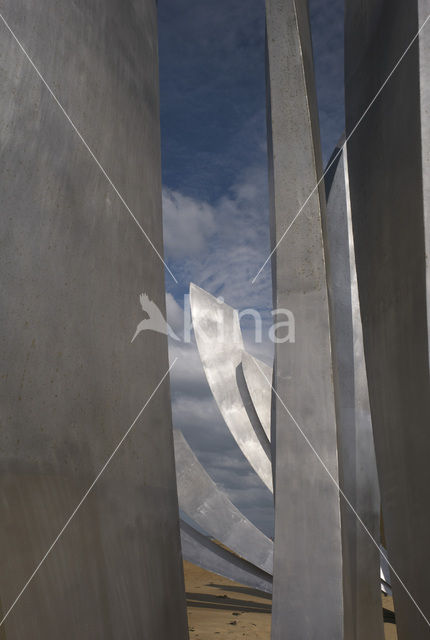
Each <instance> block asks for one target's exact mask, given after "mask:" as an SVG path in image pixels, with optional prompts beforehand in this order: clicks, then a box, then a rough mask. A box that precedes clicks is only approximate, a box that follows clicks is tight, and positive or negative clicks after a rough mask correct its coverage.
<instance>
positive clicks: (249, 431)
mask: <svg viewBox="0 0 430 640" xmlns="http://www.w3.org/2000/svg"><path fill="white" fill-rule="evenodd" d="M190 305H191V313H192V318H193V327H194V335H195V337H196V342H197V347H198V350H199V354H200V358H201V361H202V364H203V368H204V370H205V374H206V378H207V381H208V383H209V386H210V388H211V391H212V394H213V396H214V398H215V401H216V403H217V405H218V408H219V410H220V411H221V414H222V417H223V418H224V420H225V423H226V425H227V426H228V428H229V430H230V432H231V434H232V436H233V437H234V439H235V440H236V442H237V444H238V446H239V447H240V449H241V451H242V453H243V454H244V455H245V457H246V458H247V460H248V462H249V464H250V465H251V466H252V468H253V469H254V470H255V472H256V473H257V474H258V476H259V477H260V478H261V480H262V481H263V482H264V483H265V485H266V486H267V487H268V488H269V489H270V490H272V489H273V487H272V466H271V460H270V450H269V448H268V447H266V448H265V447H264V443H263V442H262V441H261V438H260V437H259V434H258V433H256V431H255V429H254V426H253V424H252V422H251V420H250V416H249V414H248V411H247V409H246V407H245V406H244V402H243V399H242V396H241V393H240V389H239V388H238V381H237V373H238V372H237V368H238V367H240V364H241V361H242V353H243V340H242V333H241V330H240V322H239V315H238V312H237V311H236V309H233V307H230V306H229V305H227V304H225V303H224V302H220V301H218V299H217V298H214V296H212V295H211V294H210V293H208V292H207V291H205V290H204V289H201V288H200V287H197V286H196V285H195V284H193V283H191V285H190Z"/></svg>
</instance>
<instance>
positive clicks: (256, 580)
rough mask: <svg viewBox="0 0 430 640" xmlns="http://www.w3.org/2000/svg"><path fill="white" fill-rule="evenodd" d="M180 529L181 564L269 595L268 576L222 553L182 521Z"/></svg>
mask: <svg viewBox="0 0 430 640" xmlns="http://www.w3.org/2000/svg"><path fill="white" fill-rule="evenodd" d="M180 527H181V545H182V555H183V557H184V560H188V562H192V563H193V564H196V565H197V566H199V567H202V569H206V570H207V571H212V572H213V573H216V574H217V575H219V576H223V577H224V578H228V579H229V580H235V581H236V582H240V583H241V584H244V585H246V586H247V587H251V588H253V589H259V591H264V592H266V593H272V576H271V575H269V574H268V573H265V572H264V571H261V569H258V568H257V567H255V566H254V565H253V564H251V563H249V562H246V560H243V559H242V558H239V557H238V556H237V555H235V554H233V553H230V552H229V551H228V550H227V549H223V548H222V547H221V546H220V545H218V544H216V543H215V542H213V541H212V540H210V538H208V537H206V536H204V535H203V534H201V533H199V532H198V531H197V530H196V529H194V527H191V526H190V525H189V524H187V523H186V522H184V521H183V520H181V525H180Z"/></svg>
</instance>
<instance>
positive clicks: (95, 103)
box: [0, 0, 187, 640]
mask: <svg viewBox="0 0 430 640" xmlns="http://www.w3.org/2000/svg"><path fill="white" fill-rule="evenodd" d="M1 12H2V14H3V15H4V17H5V19H6V20H7V21H8V22H9V23H10V26H11V27H12V29H14V30H15V32H16V35H17V37H18V38H19V39H20V40H21V42H22V44H23V46H24V47H25V48H26V50H27V51H28V53H29V55H30V56H31V57H32V58H33V60H34V62H35V64H36V65H37V67H38V68H39V70H40V72H41V73H43V75H44V76H45V78H46V80H47V82H48V83H49V84H50V85H51V87H52V89H53V90H54V91H55V93H56V95H57V96H58V99H59V100H60V101H61V103H62V104H63V106H64V108H65V109H66V110H67V112H68V113H69V114H70V117H71V118H72V120H73V121H74V123H75V124H76V126H77V127H78V128H79V130H80V131H81V133H82V135H83V136H84V138H85V139H86V140H87V142H88V144H89V145H90V147H91V148H92V149H93V150H94V152H95V153H96V155H97V156H98V158H99V159H100V162H101V163H102V165H103V167H104V168H105V169H106V171H107V172H108V173H109V175H110V176H111V177H112V179H113V181H114V183H115V184H116V185H117V187H118V189H119V191H120V192H121V193H122V194H123V195H124V197H125V199H126V200H127V202H128V204H129V206H130V207H131V209H132V210H133V212H134V213H135V215H136V217H137V218H138V220H139V221H140V223H141V225H142V226H143V228H144V229H145V230H146V231H147V233H148V234H149V235H150V237H151V238H152V240H153V242H154V243H155V245H156V246H157V248H158V250H159V251H160V252H161V251H162V228H161V193H160V192H161V185H160V182H161V180H160V139H159V115H158V111H159V108H158V79H157V75H158V71H157V37H156V34H157V23H156V5H155V1H154V0H141V1H140V2H134V1H131V0H103V2H102V1H100V0H96V1H91V2H89V1H87V0H81V1H80V2H69V0H46V1H45V2H33V1H31V0H13V1H12V0H5V2H2V5H1ZM0 32H1V38H0V76H1V77H0V136H1V138H0V139H1V143H0V198H1V203H2V204H1V209H2V225H1V231H0V234H1V235H0V238H1V240H0V241H1V247H2V250H1V263H0V274H1V275H0V278H1V298H2V300H1V304H0V316H1V317H0V327H1V334H0V354H1V355H0V358H1V376H0V411H1V418H0V419H1V429H0V477H1V483H0V523H1V524H0V565H1V572H0V601H1V609H2V612H3V614H4V613H5V612H6V610H7V609H8V607H9V606H10V605H11V603H12V602H13V600H14V599H15V597H16V596H17V595H18V592H19V591H20V589H21V588H22V587H23V585H24V583H25V582H26V580H27V579H28V577H29V576H30V574H31V573H32V571H33V570H34V569H35V567H36V565H37V564H38V562H39V561H40V560H41V558H42V556H43V555H44V554H45V552H46V551H47V549H48V547H49V545H50V544H51V542H52V541H53V540H54V538H55V537H56V535H57V533H58V532H59V531H60V529H61V528H62V527H63V525H64V524H65V522H66V520H67V518H68V517H69V516H70V514H71V513H72V511H73V509H74V508H75V507H76V505H77V504H78V502H79V500H80V499H81V497H82V496H83V494H84V492H85V491H86V490H87V488H88V487H89V485H90V483H91V482H92V481H93V480H94V478H95V476H96V474H97V473H98V471H99V469H100V468H101V466H102V464H103V463H104V462H105V460H106V459H107V457H108V456H109V455H110V454H111V452H112V451H113V449H114V447H115V446H116V445H117V443H118V441H119V440H120V438H121V437H122V435H123V434H124V432H125V431H126V429H127V428H128V427H129V426H130V424H131V423H132V421H133V419H134V418H135V416H136V415H137V414H138V412H139V411H140V409H141V408H142V406H143V405H144V403H145V402H146V400H147V399H148V397H149V396H150V394H151V393H152V391H153V390H154V388H155V387H156V385H157V383H158V382H159V381H160V379H161V378H162V376H163V374H164V373H165V372H166V370H167V368H168V359H167V344H166V338H165V336H162V335H158V334H154V333H150V332H146V333H142V334H141V335H139V337H138V338H137V339H136V340H135V342H134V343H133V345H130V340H131V337H132V336H133V333H134V331H135V328H136V325H137V323H138V322H139V321H140V320H141V319H142V314H141V311H140V310H139V300H138V294H139V293H140V292H142V291H146V292H147V293H148V294H149V296H150V298H151V299H153V300H154V301H155V302H156V304H157V305H158V306H159V307H160V308H161V309H162V310H163V311H164V284H163V280H164V273H163V266H162V264H161V262H160V261H159V259H158V258H157V257H156V255H155V253H154V251H153V249H152V248H151V247H150V246H149V244H148V242H147V240H146V239H145V237H144V236H143V235H142V233H141V231H140V230H139V229H138V227H137V225H136V223H135V222H134V221H133V220H132V219H131V218H130V216H129V214H128V213H127V211H126V210H125V208H124V206H123V205H122V204H121V203H120V201H119V200H118V198H117V196H116V195H115V193H114V191H113V190H112V188H111V187H110V186H109V184H108V183H107V181H106V179H105V178H104V177H103V175H102V174H101V172H100V169H99V168H98V167H97V165H96V163H95V162H94V160H93V159H91V157H90V156H89V154H88V151H87V150H86V149H85V147H84V146H83V144H82V142H81V141H80V140H79V138H78V137H77V135H76V133H75V132H74V131H73V129H72V128H71V126H70V124H69V123H68V122H67V120H66V118H65V116H64V114H63V113H61V111H60V109H59V108H58V106H57V105H56V104H55V102H54V101H53V99H52V97H51V96H50V95H49V93H48V91H47V90H46V88H45V87H44V86H43V84H42V82H41V80H40V78H38V77H37V75H36V73H35V71H34V69H33V68H32V67H31V65H30V64H29V62H28V61H27V60H26V59H25V57H24V55H23V53H22V51H21V50H20V49H19V47H18V46H17V44H16V43H15V42H14V40H13V38H12V37H11V35H10V33H8V31H7V30H6V28H5V26H4V25H3V24H2V23H0ZM184 605H185V602H184V594H183V577H182V568H181V554H180V540H179V524H178V511H177V497H176V483H175V472H174V458H173V443H172V434H171V418H170V397H169V386H168V382H167V381H166V382H165V383H164V384H163V385H162V386H161V388H160V389H159V390H158V392H157V394H156V395H155V397H154V398H153V400H152V401H151V403H150V405H149V406H148V407H147V408H146V410H145V411H144V413H143V415H142V417H141V418H140V419H139V420H138V422H137V424H136V425H135V428H134V430H133V432H132V433H131V434H130V436H129V438H128V439H127V440H126V442H125V443H124V445H123V446H122V448H121V449H120V450H119V452H118V454H117V455H116V457H115V458H114V459H113V460H112V462H111V464H110V466H109V467H108V468H107V470H106V471H105V473H104V475H103V476H102V478H101V479H100V481H99V482H98V484H97V486H96V487H95V489H94V491H93V493H92V494H91V495H90V496H89V497H88V499H87V501H86V502H85V504H84V505H83V507H82V509H81V510H80V511H79V512H78V513H77V515H76V517H75V518H74V520H73V521H72V523H71V524H70V526H69V528H68V529H67V531H66V532H65V534H64V536H63V537H62V538H61V539H60V540H59V542H58V543H57V545H56V546H55V548H54V550H53V551H52V553H51V554H50V556H49V557H48V559H47V560H46V562H45V563H44V565H43V566H42V567H41V569H40V571H39V572H38V574H37V576H36V578H35V579H34V581H33V582H32V583H31V584H30V586H29V587H28V589H27V590H26V592H25V593H24V595H23V596H22V598H21V600H20V601H19V602H18V604H17V605H16V607H15V609H14V610H13V611H12V613H11V614H10V616H9V617H8V618H7V620H6V622H5V624H4V626H3V627H2V628H0V637H4V638H11V639H12V638H13V639H14V640H21V639H22V640H24V639H25V640H28V638H43V639H44V640H45V639H46V640H50V639H52V640H57V639H58V638H63V639H65V640H68V639H70V640H76V638H83V639H88V640H93V639H95V638H104V639H109V638H112V639H114V638H115V639H117V638H136V639H138V638H139V639H141V638H151V639H156V638H157V639H164V638H169V640H170V639H178V640H183V639H185V638H186V637H187V630H186V617H185V607H184ZM2 633H3V635H2Z"/></svg>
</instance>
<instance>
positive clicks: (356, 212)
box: [345, 0, 430, 640]
mask: <svg viewBox="0 0 430 640" xmlns="http://www.w3.org/2000/svg"><path fill="white" fill-rule="evenodd" d="M346 7H347V11H346V40H345V41H346V111H347V133H348V132H350V131H352V129H353V127H354V126H355V123H356V122H357V121H358V119H359V118H360V117H361V115H362V113H363V112H364V110H365V109H366V108H367V106H368V104H369V103H370V101H371V100H372V99H373V97H374V96H375V94H376V93H377V91H378V90H379V88H380V86H381V84H382V83H383V82H384V80H385V78H386V77H387V76H388V74H389V73H390V72H391V71H392V69H393V67H394V65H395V64H396V63H397V61H398V60H399V58H400V56H401V55H402V54H403V53H404V51H405V49H406V47H407V46H408V45H409V44H410V42H411V40H412V38H413V37H414V36H415V35H416V33H417V32H418V29H419V27H420V25H421V24H422V23H423V22H424V20H425V19H426V18H427V16H428V14H429V13H430V2H429V1H428V0H420V1H417V0H412V1H411V2H402V1H401V0H394V1H392V2H384V1H383V0H379V1H378V2H374V0H348V2H347V3H346ZM429 58H430V31H429V25H427V26H426V27H425V29H424V30H423V31H422V33H421V36H420V38H419V40H418V41H416V42H415V44H413V45H412V47H411V49H410V50H409V52H408V53H407V55H406V56H405V58H404V59H403V61H402V62H401V64H400V65H399V67H398V68H397V70H396V71H395V73H394V75H393V76H392V78H391V79H390V81H389V82H388V84H387V85H386V87H385V88H384V89H383V91H382V93H381V95H380V96H379V97H378V99H377V100H376V102H375V103H374V105H373V106H372V108H371V109H370V111H369V112H368V114H367V115H366V117H365V119H364V120H363V122H362V123H361V124H360V126H359V128H358V129H357V131H356V132H355V133H354V135H353V136H352V137H351V140H350V142H349V143H348V159H349V167H350V190H351V204H352V217H353V225H354V236H355V243H356V259H357V274H358V285H359V293H360V304H361V310H362V319H363V334H364V347H365V354H366V363H367V373H368V380H369V391H370V406H371V409H372V422H373V428H374V436H375V446H376V454H377V464H378V473H379V480H380V486H381V495H382V508H383V513H384V524H385V531H386V538H387V547H388V554H389V558H390V561H391V563H392V564H393V566H394V568H395V570H396V572H397V573H398V574H399V576H400V577H401V579H402V581H403V582H404V583H405V585H406V587H407V589H408V590H409V591H410V593H411V595H412V597H413V598H414V599H415V600H416V602H417V604H418V605H419V607H420V608H421V609H422V611H423V613H424V615H425V616H426V617H427V618H428V619H430V573H429V571H428V570H427V568H428V567H429V566H430V547H429V544H428V541H429V539H430V511H429V504H430V464H429V459H430V431H429V424H430V379H429V337H428V333H429V290H430V278H429V276H430V274H429V264H428V243H429V238H430V227H429V206H430V193H429V179H430V177H429V176H430V173H429V171H430V167H429V157H430V156H429V144H430V137H429V114H428V109H429V91H430V82H429V69H430V65H429V62H430V60H429ZM391 579H392V586H393V593H394V601H395V609H396V620H397V625H398V635H399V639H400V640H403V639H406V640H409V639H410V638H428V637H430V628H429V626H428V625H427V623H426V622H425V620H424V619H423V616H422V615H421V614H420V613H419V611H418V609H417V607H416V606H415V605H414V603H413V602H412V600H411V598H410V597H409V596H408V595H407V593H406V591H405V590H404V589H403V588H402V586H401V585H400V584H399V583H398V581H397V580H396V578H395V576H394V575H391Z"/></svg>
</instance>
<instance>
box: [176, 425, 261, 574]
mask: <svg viewBox="0 0 430 640" xmlns="http://www.w3.org/2000/svg"><path fill="white" fill-rule="evenodd" d="M174 442H175V461H176V477H177V483H178V497H179V506H180V508H181V509H182V511H184V512H185V513H186V514H187V515H188V516H189V517H190V518H191V519H192V520H194V522H196V523H197V524H198V525H199V526H200V527H202V529H204V530H205V531H206V532H207V533H208V534H209V535H211V536H212V537H213V538H215V539H216V540H218V541H219V542H221V543H222V544H224V545H225V546H226V547H228V548H229V549H231V550H232V551H234V552H235V553H237V554H238V555H239V556H241V557H242V558H244V559H245V560H247V561H248V562H250V563H252V564H253V565H255V566H256V567H259V568H260V569H262V570H263V571H265V572H266V573H269V574H272V572H273V543H272V541H271V540H270V538H268V537H267V536H266V535H264V533H263V532H262V531H260V530H259V529H257V527H256V526H255V525H253V524H252V522H250V521H249V520H248V519H247V518H246V517H245V516H244V515H243V514H242V513H241V512H240V511H239V509H238V508H237V507H235V506H234V504H233V503H232V502H231V500H230V499H229V498H228V496H227V495H226V494H225V493H223V492H222V491H220V490H219V489H218V487H217V486H216V484H215V482H214V481H213V480H212V478H210V476H209V475H208V473H207V472H206V471H205V469H204V468H203V467H202V465H201V464H200V462H199V461H198V459H197V457H196V456H195V455H194V452H193V450H192V449H191V447H190V446H189V444H188V442H187V441H186V440H185V438H184V436H183V435H182V432H181V431H178V430H177V429H175V430H174Z"/></svg>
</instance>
